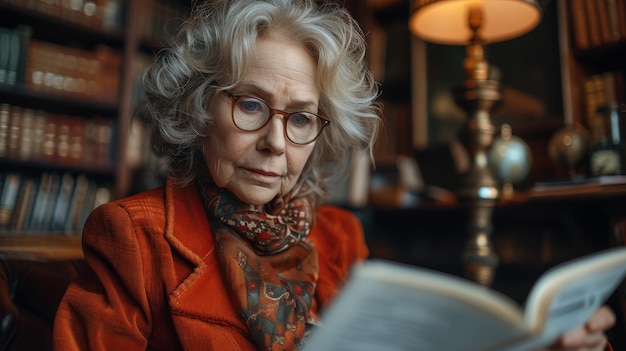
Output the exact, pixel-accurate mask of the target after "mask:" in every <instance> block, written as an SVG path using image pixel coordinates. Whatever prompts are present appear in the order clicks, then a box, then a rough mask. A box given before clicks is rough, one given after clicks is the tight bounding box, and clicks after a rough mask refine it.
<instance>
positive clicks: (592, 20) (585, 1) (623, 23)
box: [567, 0, 626, 50]
mask: <svg viewBox="0 0 626 351" xmlns="http://www.w3.org/2000/svg"><path fill="white" fill-rule="evenodd" d="M567 3H568V5H569V16H570V18H571V22H572V24H571V31H572V36H573V39H574V43H575V45H576V48H577V49H582V50H584V49H587V48H591V47H599V46H604V45H613V44H615V43H618V42H620V41H621V40H623V39H625V38H626V0H568V1H567Z"/></svg>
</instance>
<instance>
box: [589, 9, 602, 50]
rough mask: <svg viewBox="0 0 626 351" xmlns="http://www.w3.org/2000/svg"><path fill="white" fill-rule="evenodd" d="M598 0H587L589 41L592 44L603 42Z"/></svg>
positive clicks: (597, 44) (596, 44)
mask: <svg viewBox="0 0 626 351" xmlns="http://www.w3.org/2000/svg"><path fill="white" fill-rule="evenodd" d="M597 1H598V0H585V9H586V15H587V16H586V20H587V28H588V29H589V43H590V44H591V46H599V45H600V44H602V37H601V34H600V24H599V23H598V11H597V7H596V2H597Z"/></svg>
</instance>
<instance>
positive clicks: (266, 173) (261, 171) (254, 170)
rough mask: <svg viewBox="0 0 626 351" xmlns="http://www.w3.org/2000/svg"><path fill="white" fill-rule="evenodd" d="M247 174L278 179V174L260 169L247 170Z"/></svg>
mask: <svg viewBox="0 0 626 351" xmlns="http://www.w3.org/2000/svg"><path fill="white" fill-rule="evenodd" d="M248 171H249V172H252V173H256V174H259V175H262V176H266V177H278V174H276V173H274V172H270V171H264V170H262V169H248Z"/></svg>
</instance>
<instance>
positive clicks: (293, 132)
mask: <svg viewBox="0 0 626 351" xmlns="http://www.w3.org/2000/svg"><path fill="white" fill-rule="evenodd" d="M231 99H232V102H233V122H234V123H235V125H236V126H237V127H238V128H240V129H242V130H246V131H255V130H258V129H261V128H262V127H263V126H265V124H266V123H267V122H268V120H269V119H270V117H271V116H272V115H274V114H280V115H282V116H283V118H284V121H285V122H284V123H285V132H286V134H287V138H289V140H291V141H292V142H294V143H296V144H307V143H310V142H312V141H313V140H315V139H316V138H317V137H318V136H319V134H320V133H321V131H322V129H323V127H324V126H325V125H326V124H327V123H325V122H324V121H323V120H322V119H321V117H319V116H317V115H316V114H313V113H310V112H306V111H298V112H283V111H279V110H274V109H272V108H270V107H269V105H268V104H267V103H266V102H265V101H263V100H261V99H258V98H254V97H250V96H238V95H231Z"/></svg>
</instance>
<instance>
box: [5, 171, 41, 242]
mask: <svg viewBox="0 0 626 351" xmlns="http://www.w3.org/2000/svg"><path fill="white" fill-rule="evenodd" d="M36 192H37V180H36V179H33V178H31V177H26V178H25V179H24V180H23V181H22V185H21V187H20V191H19V194H18V198H17V203H16V206H15V211H14V213H13V216H12V218H11V225H10V227H9V229H10V230H13V231H25V230H26V226H27V221H28V216H29V215H30V212H31V211H32V208H33V206H34V203H35V194H36Z"/></svg>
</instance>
